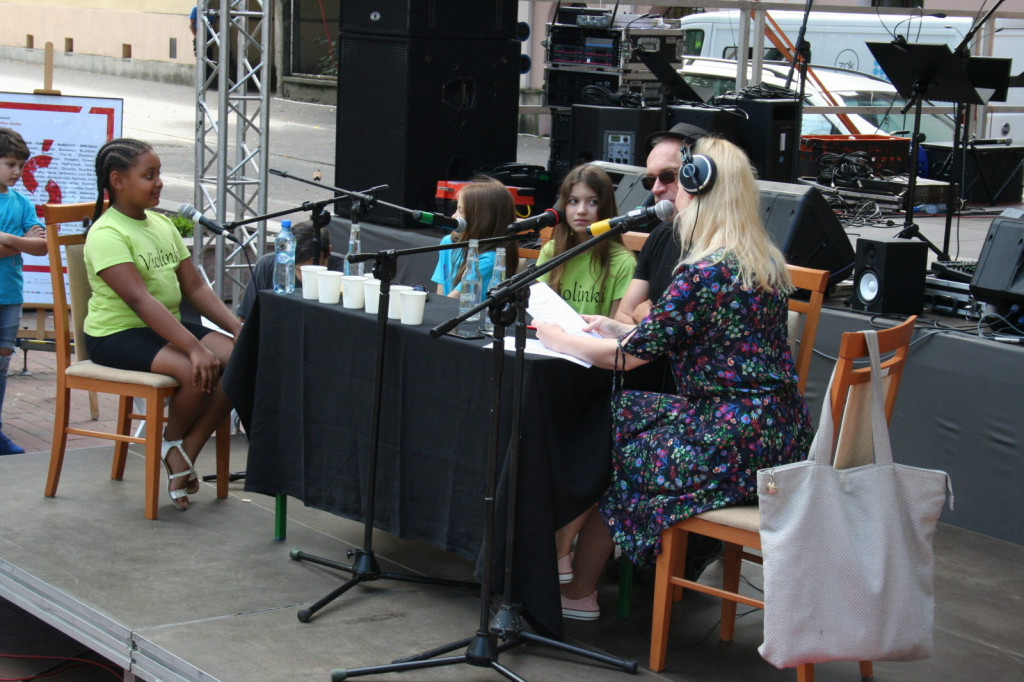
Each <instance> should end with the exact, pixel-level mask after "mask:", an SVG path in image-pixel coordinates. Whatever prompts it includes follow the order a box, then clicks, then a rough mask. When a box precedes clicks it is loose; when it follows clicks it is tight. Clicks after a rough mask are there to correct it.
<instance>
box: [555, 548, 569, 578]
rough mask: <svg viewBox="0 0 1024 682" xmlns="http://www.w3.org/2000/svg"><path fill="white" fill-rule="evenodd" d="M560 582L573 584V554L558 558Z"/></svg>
mask: <svg viewBox="0 0 1024 682" xmlns="http://www.w3.org/2000/svg"><path fill="white" fill-rule="evenodd" d="M558 582H560V583H571V582H572V552H570V553H569V554H566V555H565V556H563V557H559V558H558Z"/></svg>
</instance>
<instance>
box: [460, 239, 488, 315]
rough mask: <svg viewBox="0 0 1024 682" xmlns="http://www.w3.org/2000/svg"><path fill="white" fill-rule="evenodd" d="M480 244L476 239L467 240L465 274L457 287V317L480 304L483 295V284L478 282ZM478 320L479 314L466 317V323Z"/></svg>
mask: <svg viewBox="0 0 1024 682" xmlns="http://www.w3.org/2000/svg"><path fill="white" fill-rule="evenodd" d="M479 254H480V242H479V241H478V240H476V239H470V240H469V248H468V249H467V250H466V272H464V273H463V274H462V282H461V284H460V285H459V286H460V290H461V292H462V293H461V294H459V315H463V314H464V313H466V312H467V311H469V309H470V308H473V307H475V306H477V305H478V304H479V303H480V299H481V294H482V293H483V291H482V290H483V282H481V281H480V255H479ZM479 320H480V313H476V314H475V315H473V316H472V317H467V318H466V321H468V322H477V321H479Z"/></svg>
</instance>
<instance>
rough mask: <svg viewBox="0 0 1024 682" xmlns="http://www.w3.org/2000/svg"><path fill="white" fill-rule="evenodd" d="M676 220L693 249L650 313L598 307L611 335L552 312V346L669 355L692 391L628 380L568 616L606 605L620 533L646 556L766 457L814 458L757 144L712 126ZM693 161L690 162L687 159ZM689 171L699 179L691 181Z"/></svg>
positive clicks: (724, 499)
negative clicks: (752, 150) (568, 329)
mask: <svg viewBox="0 0 1024 682" xmlns="http://www.w3.org/2000/svg"><path fill="white" fill-rule="evenodd" d="M681 153H683V154H684V155H685V156H684V158H682V159H681V166H682V167H681V169H680V184H681V188H680V191H679V193H678V195H677V197H676V207H677V208H678V209H679V215H678V216H677V217H676V223H675V227H676V229H677V230H678V231H679V237H680V239H679V241H680V243H682V244H683V253H682V258H681V260H680V262H679V265H678V267H677V269H676V273H675V278H674V279H673V281H672V284H671V285H670V286H669V288H668V290H667V291H666V292H665V293H664V294H663V295H662V297H661V298H660V299H659V300H658V301H657V302H656V303H655V305H654V307H653V308H652V309H651V311H650V313H649V314H648V315H647V317H645V318H644V320H643V321H642V322H641V323H640V324H639V325H636V326H633V325H628V324H624V323H622V322H617V321H615V320H611V319H608V318H606V317H597V316H586V319H587V321H588V323H589V325H588V326H589V329H590V330H592V331H596V332H598V333H599V334H600V335H601V337H603V338H593V337H581V336H571V335H568V334H566V333H565V332H564V331H563V330H562V329H561V328H560V327H558V326H557V325H551V324H538V325H537V326H538V330H537V336H538V337H539V338H540V340H541V341H542V342H543V343H544V345H545V346H547V347H548V348H552V349H554V350H557V351H561V352H564V353H569V354H571V355H574V356H577V357H580V358H583V359H585V360H588V361H590V362H592V363H593V364H595V365H598V366H600V367H605V368H609V369H612V368H615V367H616V365H618V366H619V367H623V366H624V367H625V369H632V368H634V367H637V366H639V365H642V364H644V363H646V362H648V361H650V360H653V359H654V358H657V357H662V356H666V357H667V358H668V359H669V362H670V363H671V365H672V367H673V371H674V373H675V379H676V383H677V385H678V386H679V390H678V394H676V395H666V394H658V393H641V392H627V393H622V394H619V395H618V396H617V398H616V400H615V402H614V404H613V415H614V420H615V444H614V450H613V462H612V464H613V467H612V480H611V483H610V485H609V487H608V489H607V490H606V491H605V493H604V495H603V496H602V498H601V499H600V500H599V501H598V504H597V506H596V510H597V512H599V513H596V514H595V513H589V512H588V513H587V514H584V515H583V516H582V517H581V518H580V519H577V520H576V521H575V522H574V524H571V525H579V526H581V527H582V530H581V532H580V537H579V541H578V542H577V546H576V555H575V565H574V567H573V568H574V577H573V580H572V581H571V582H568V583H566V584H564V585H563V586H562V612H563V615H564V616H565V617H568V618H576V619H580V620H594V619H596V618H597V617H598V616H599V613H600V612H599V609H598V604H597V594H596V587H597V582H598V577H599V575H600V572H601V569H602V567H603V566H604V563H605V562H606V561H607V559H608V557H609V556H610V555H611V551H612V549H613V543H614V544H617V545H619V546H620V547H621V548H622V551H623V553H624V554H625V555H626V556H628V557H629V558H630V559H631V560H632V561H633V562H635V563H637V564H638V565H641V566H651V565H652V564H653V562H654V558H655V556H656V555H657V554H658V553H659V551H660V549H661V548H660V534H661V531H662V530H663V529H665V528H667V527H669V526H671V525H672V524H674V523H675V522H677V521H679V520H681V519H685V518H688V517H690V516H693V515H695V514H699V513H701V512H704V511H707V510H709V509H714V508H717V507H724V506H727V505H733V504H737V503H741V502H746V501H750V500H753V499H754V497H755V493H756V490H757V480H756V472H757V470H758V469H760V468H764V467H769V466H775V465H779V464H784V463H787V462H793V461H798V460H801V459H803V458H804V457H805V456H806V452H807V448H808V447H809V445H810V442H811V437H812V435H813V432H812V429H811V424H810V420H809V417H808V413H807V406H806V405H805V404H804V401H803V398H802V397H801V396H800V393H799V391H798V390H797V377H796V374H795V372H794V369H793V359H792V357H791V355H790V351H789V343H788V340H787V326H786V319H787V301H788V292H789V290H790V288H791V285H790V281H789V277H788V274H787V271H786V266H785V261H784V259H783V257H782V254H781V253H780V252H779V250H778V249H777V248H776V247H775V246H774V245H773V244H772V243H771V241H770V240H769V238H768V235H767V234H766V232H765V230H764V226H763V225H762V223H761V219H760V215H759V210H758V196H759V195H758V190H757V184H756V182H755V180H754V174H753V172H752V171H751V168H750V163H749V161H748V160H747V157H746V156H745V155H744V153H743V152H742V151H741V150H740V149H739V148H738V147H736V146H735V145H733V144H732V143H730V142H727V141H725V140H722V139H719V138H715V137H706V138H703V139H701V140H699V141H698V142H697V143H696V144H695V145H694V146H693V148H692V154H693V155H694V156H693V157H692V158H691V157H690V156H689V152H681ZM688 165H689V168H688V167H687V166H688ZM684 179H685V182H684Z"/></svg>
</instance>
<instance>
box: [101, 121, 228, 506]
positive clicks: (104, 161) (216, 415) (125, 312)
mask: <svg viewBox="0 0 1024 682" xmlns="http://www.w3.org/2000/svg"><path fill="white" fill-rule="evenodd" d="M96 183H97V187H98V190H99V193H98V196H97V198H96V211H95V215H94V223H93V224H92V226H91V227H90V228H89V233H88V235H87V236H86V241H85V266H86V270H87V272H88V275H89V284H90V286H91V287H92V296H91V297H90V299H89V312H88V314H87V315H86V318H85V325H84V326H85V333H86V347H87V348H88V350H89V356H90V358H91V359H92V360H93V362H96V363H98V364H101V365H107V366H109V367H117V368H119V369H129V370H135V371H142V372H155V373H158V374H167V375H170V376H173V377H174V378H175V379H177V380H178V382H179V383H180V387H179V388H178V390H177V391H176V392H175V394H174V396H173V397H172V398H171V401H170V405H169V406H168V408H167V423H166V427H165V429H164V433H163V438H164V442H163V447H162V449H161V455H162V458H163V462H164V468H166V469H167V492H168V494H169V495H170V497H171V501H172V502H173V503H174V506H176V507H177V508H178V509H181V510H183V511H184V510H186V509H188V495H191V494H195V493H197V492H199V478H198V476H197V475H196V472H195V464H194V462H195V459H196V456H197V455H198V454H199V452H200V450H202V449H203V445H204V444H205V443H206V441H207V440H209V438H210V436H211V435H212V434H213V431H214V429H216V428H217V426H218V425H219V424H220V423H221V422H223V421H224V419H225V418H226V417H227V416H228V414H229V413H230V412H231V403H230V402H229V401H228V398H227V396H226V395H225V393H224V389H223V388H222V386H221V373H222V372H223V370H224V366H225V365H226V364H227V361H228V358H229V357H230V356H231V351H232V350H233V349H234V337H237V336H238V333H239V331H241V328H242V325H241V323H240V322H239V321H238V318H236V317H235V316H234V315H232V314H231V311H230V310H228V308H227V306H226V305H224V302H223V301H221V300H220V298H218V297H217V295H216V294H215V293H214V291H213V289H211V288H210V287H209V285H207V284H206V281H205V280H204V279H203V277H202V275H201V274H200V273H199V270H198V269H197V268H196V266H195V264H194V263H193V262H192V259H191V257H190V254H189V252H188V249H186V248H185V245H184V243H183V242H182V240H181V235H180V234H178V230H177V229H176V228H175V227H174V225H173V224H172V223H171V221H170V220H169V219H168V218H167V217H166V216H163V215H160V214H159V213H154V212H152V211H149V210H148V209H151V208H154V207H155V206H157V205H158V204H159V203H160V192H161V190H162V189H163V181H162V180H161V179H160V157H159V156H157V154H156V152H154V151H153V148H152V147H151V146H150V145H149V144H147V143H145V142H140V141H139V140H130V139H117V140H112V141H110V142H108V143H106V144H105V145H103V146H102V147H101V148H100V150H99V152H98V153H97V154H96ZM104 194H106V195H107V196H108V197H109V199H110V208H108V209H107V210H106V211H104V210H103V200H104ZM182 298H185V299H188V301H189V302H190V303H191V304H192V305H193V307H195V309H196V310H198V311H199V313H200V314H202V315H203V316H205V317H206V318H207V319H208V320H210V321H211V322H213V323H214V324H216V325H217V326H219V327H220V328H221V329H222V330H224V332H226V333H221V332H218V331H213V330H211V329H208V328H206V327H204V326H203V325H201V324H197V323H191V322H182V320H181V315H180V313H179V312H178V306H179V304H180V303H181V300H182Z"/></svg>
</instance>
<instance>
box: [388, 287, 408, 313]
mask: <svg viewBox="0 0 1024 682" xmlns="http://www.w3.org/2000/svg"><path fill="white" fill-rule="evenodd" d="M403 291H412V287H410V286H406V285H404V284H392V285H391V296H390V297H389V298H388V317H389V318H391V319H392V320H398V319H401V317H402V292H403Z"/></svg>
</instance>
